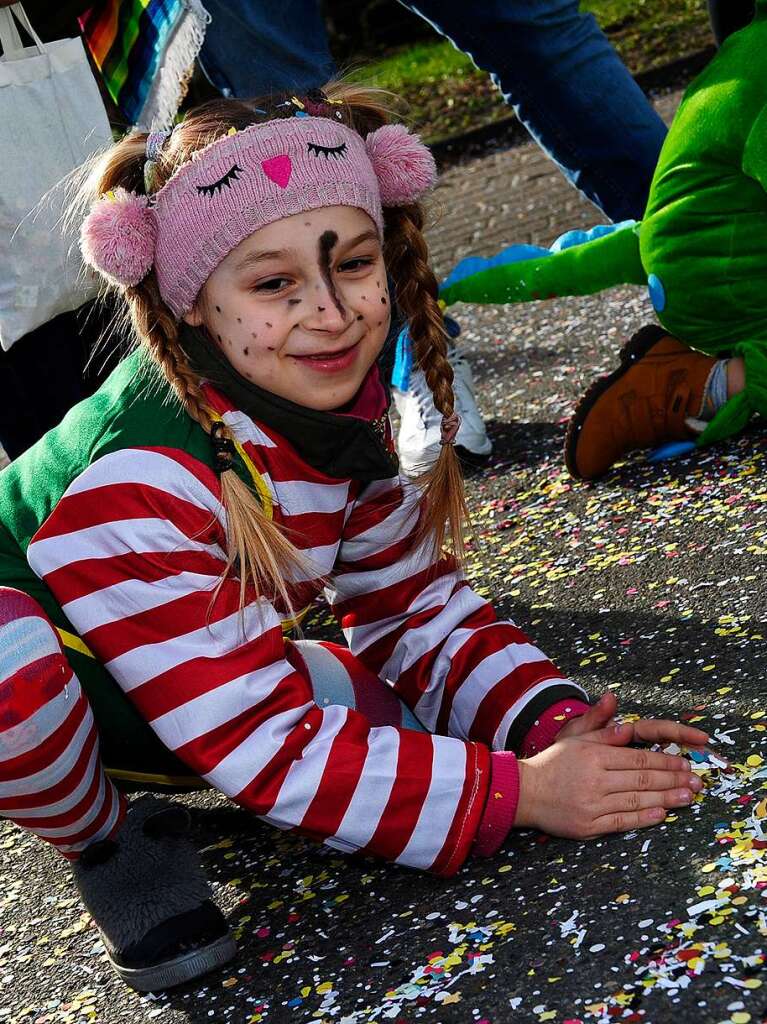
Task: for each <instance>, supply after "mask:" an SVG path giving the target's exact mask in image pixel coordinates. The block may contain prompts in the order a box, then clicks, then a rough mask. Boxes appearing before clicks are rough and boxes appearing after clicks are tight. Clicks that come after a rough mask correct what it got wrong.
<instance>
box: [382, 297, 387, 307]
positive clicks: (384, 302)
mask: <svg viewBox="0 0 767 1024" xmlns="http://www.w3.org/2000/svg"><path fill="white" fill-rule="evenodd" d="M381 304H382V305H384V306H385V305H386V296H385V295H382V296H381Z"/></svg>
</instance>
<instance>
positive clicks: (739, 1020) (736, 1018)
mask: <svg viewBox="0 0 767 1024" xmlns="http://www.w3.org/2000/svg"><path fill="white" fill-rule="evenodd" d="M730 1020H731V1021H732V1024H748V1022H749V1021H750V1020H751V1014H750V1013H746V1011H745V1010H736V1011H735V1013H733V1015H732V1016H731V1017H730Z"/></svg>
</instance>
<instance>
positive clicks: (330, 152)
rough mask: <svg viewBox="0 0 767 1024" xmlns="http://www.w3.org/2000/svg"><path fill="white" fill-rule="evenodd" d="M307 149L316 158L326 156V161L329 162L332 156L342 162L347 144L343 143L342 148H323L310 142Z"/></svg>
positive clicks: (317, 143)
mask: <svg viewBox="0 0 767 1024" xmlns="http://www.w3.org/2000/svg"><path fill="white" fill-rule="evenodd" d="M307 147H308V149H309V152H310V153H314V155H315V156H324V157H325V159H326V160H329V159H330V158H331V156H332V157H334V158H335V159H336V160H340V159H341V157H342V156H343V155H344V153H345V152H346V143H345V142H342V143H341V145H340V146H321V145H320V144H319V142H309V143H307Z"/></svg>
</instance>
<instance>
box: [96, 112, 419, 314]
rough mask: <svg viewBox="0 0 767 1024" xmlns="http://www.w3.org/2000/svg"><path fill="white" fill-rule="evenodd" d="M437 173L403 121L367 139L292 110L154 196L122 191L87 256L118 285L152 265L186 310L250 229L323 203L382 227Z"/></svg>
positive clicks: (230, 140) (214, 148)
mask: <svg viewBox="0 0 767 1024" xmlns="http://www.w3.org/2000/svg"><path fill="white" fill-rule="evenodd" d="M435 180H436V168H435V165H434V159H433V157H432V155H431V153H430V152H429V150H428V149H427V148H426V146H424V145H423V143H422V142H421V141H420V140H419V138H418V137H417V136H416V135H411V134H410V132H408V130H407V129H406V128H405V127H404V126H403V125H384V126H383V127H382V128H379V129H377V130H376V131H374V132H371V134H370V135H368V136H367V138H366V139H363V138H362V137H361V136H360V135H358V134H357V132H355V131H353V130H352V129H351V128H347V127H346V125H344V124H341V123H339V122H336V121H333V120H331V119H330V118H327V117H310V116H301V117H291V118H285V119H280V120H274V121H266V122H264V123H262V124H255V125H251V126H250V127H249V128H245V129H244V130H243V131H240V132H232V133H230V134H227V135H225V136H224V137H223V138H221V139H219V140H217V141H216V142H214V143H212V144H211V145H209V146H207V147H206V148H205V149H202V150H199V151H197V152H196V153H194V154H193V157H192V159H191V160H189V161H188V162H187V163H185V164H184V165H183V166H182V167H180V168H179V169H178V170H177V171H176V173H175V174H174V175H173V176H172V177H171V178H170V179H169V180H168V181H167V182H166V183H165V185H163V187H162V188H161V189H160V190H159V191H158V192H156V193H155V194H154V195H152V196H149V197H147V196H143V195H138V194H136V193H135V192H126V191H125V190H124V189H115V190H114V192H110V193H107V195H106V196H103V197H102V198H101V199H100V200H98V202H97V203H96V204H95V205H94V207H93V209H92V210H91V212H90V214H89V215H88V217H87V218H86V220H85V222H84V224H83V227H82V232H81V247H82V251H83V256H84V258H85V261H86V263H88V264H89V265H90V266H92V267H94V268H95V269H96V270H98V271H99V272H100V273H101V274H103V275H104V276H105V277H106V278H107V279H108V280H109V281H111V282H112V283H114V284H118V285H123V286H132V285H136V284H138V283H139V281H141V280H142V279H143V278H144V277H145V276H146V274H148V273H149V271H150V270H151V269H152V267H154V270H155V274H156V276H157V281H158V284H159V288H160V294H161V295H162V298H163V300H164V301H165V303H166V304H167V305H168V306H169V307H170V309H171V310H172V311H173V313H174V314H175V315H176V316H177V317H181V316H183V315H184V313H187V312H188V311H189V310H190V309H191V308H192V306H193V305H194V302H195V300H196V298H197V296H198V295H199V293H200V289H201V288H202V286H203V285H204V284H205V282H206V281H207V279H208V277H209V276H210V274H211V273H212V272H213V271H214V270H215V269H216V267H217V266H218V265H219V263H221V261H222V260H223V259H224V258H225V257H226V256H227V255H228V254H229V253H230V252H231V251H232V249H234V248H235V246H237V245H239V243H240V242H241V241H242V240H243V239H244V238H247V237H248V235H250V234H252V233H253V232H254V231H257V230H258V229H259V228H262V227H265V226H266V225H267V224H271V223H273V222H274V221H276V220H281V219H282V218H283V217H290V216H292V215H293V214H295V213H301V212H303V211H305V210H313V209H317V208H319V207H323V206H355V207H359V208H360V209H362V210H364V211H365V212H366V213H367V214H369V215H370V217H371V219H372V220H373V221H374V223H375V224H376V227H377V228H378V230H379V232H380V233H381V234H383V213H382V205H383V206H401V205H405V204H407V203H412V202H415V201H416V200H417V199H418V198H419V197H420V196H421V195H423V193H424V192H425V191H426V190H427V189H429V188H430V187H431V186H432V185H433V184H434V182H435Z"/></svg>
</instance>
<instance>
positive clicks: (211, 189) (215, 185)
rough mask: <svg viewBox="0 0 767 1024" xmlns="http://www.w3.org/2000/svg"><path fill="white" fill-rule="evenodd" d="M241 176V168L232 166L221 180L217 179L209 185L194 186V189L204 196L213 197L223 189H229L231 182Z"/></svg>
mask: <svg viewBox="0 0 767 1024" xmlns="http://www.w3.org/2000/svg"><path fill="white" fill-rule="evenodd" d="M241 174H242V168H241V167H238V166H237V164H234V166H233V167H231V168H230V169H229V170H228V171H227V172H226V174H225V175H224V176H223V178H219V179H218V181H212V182H211V183H210V185H195V188H196V189H197V191H198V192H199V193H200V195H204V196H214V195H215V194H216V192H221V191H222V189H224V188H230V187H231V184H232V182H233V181H237V178H238V177H239V176H240V175H241Z"/></svg>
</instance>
